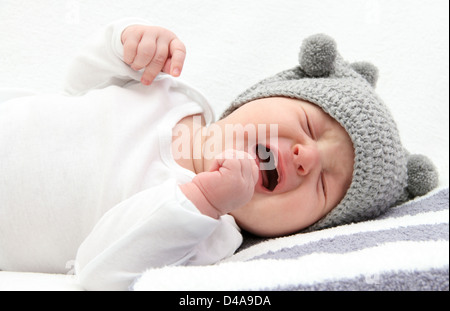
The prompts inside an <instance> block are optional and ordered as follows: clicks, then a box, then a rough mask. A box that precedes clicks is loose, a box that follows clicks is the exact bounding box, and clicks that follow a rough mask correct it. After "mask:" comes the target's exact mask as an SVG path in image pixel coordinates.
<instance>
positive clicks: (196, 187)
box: [180, 150, 259, 219]
mask: <svg viewBox="0 0 450 311" xmlns="http://www.w3.org/2000/svg"><path fill="white" fill-rule="evenodd" d="M258 177H259V170H258V166H257V165H256V162H255V159H253V158H252V157H251V156H250V155H249V154H247V153H245V152H242V151H241V152H238V151H235V150H229V151H225V152H224V153H222V154H221V156H220V157H219V158H217V159H216V160H215V162H214V164H213V166H212V168H211V170H210V172H203V173H200V174H198V175H197V176H196V177H194V179H193V180H192V182H190V183H186V184H184V185H181V186H180V188H181V191H182V192H183V193H184V195H185V196H186V197H187V198H188V199H189V200H190V201H191V202H192V203H193V204H194V205H195V206H196V207H197V209H198V210H199V211H200V212H201V213H202V214H204V215H207V216H210V217H213V218H216V219H217V218H219V217H220V216H222V215H225V214H228V213H229V212H231V211H233V210H235V209H237V208H240V207H242V206H244V205H245V204H246V203H248V202H249V201H250V200H251V198H252V197H253V192H254V188H255V184H256V182H257V181H258Z"/></svg>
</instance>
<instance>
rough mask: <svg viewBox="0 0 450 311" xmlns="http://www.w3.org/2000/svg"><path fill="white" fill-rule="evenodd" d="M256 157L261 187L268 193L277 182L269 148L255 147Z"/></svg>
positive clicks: (276, 173) (273, 159) (276, 171)
mask: <svg viewBox="0 0 450 311" xmlns="http://www.w3.org/2000/svg"><path fill="white" fill-rule="evenodd" d="M256 156H257V157H258V160H259V169H260V171H261V176H262V185H263V186H264V188H266V189H267V190H269V191H273V190H274V189H275V187H276V186H277V185H278V182H279V177H280V176H279V174H278V170H277V167H276V164H275V157H274V154H273V152H272V151H271V150H270V148H268V147H266V146H263V145H260V144H259V145H256Z"/></svg>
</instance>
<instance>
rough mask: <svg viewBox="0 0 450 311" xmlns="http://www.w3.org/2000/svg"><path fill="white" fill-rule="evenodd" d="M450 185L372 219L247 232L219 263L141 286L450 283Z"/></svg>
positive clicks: (170, 272)
mask: <svg viewBox="0 0 450 311" xmlns="http://www.w3.org/2000/svg"><path fill="white" fill-rule="evenodd" d="M448 203H449V190H448V188H445V189H439V190H436V191H434V192H433V193H431V194H429V195H427V196H425V197H422V198H419V199H416V200H414V201H410V202H408V203H406V204H403V205H401V206H398V207H395V208H392V209H390V210H389V211H388V212H387V213H386V214H384V215H383V216H381V217H379V218H377V219H375V220H371V221H366V222H361V223H356V224H350V225H345V226H340V227H336V228H331V229H326V230H322V231H317V232H311V233H306V234H296V235H292V236H288V237H283V238H277V239H257V238H250V237H248V238H246V239H245V241H244V244H243V246H242V247H241V248H240V249H239V250H238V252H237V253H236V254H235V255H233V256H232V257H230V258H228V259H226V260H224V261H222V262H220V263H218V264H216V265H212V266H196V267H192V266H191V267H164V268H160V269H153V270H148V271H146V272H145V273H144V274H143V275H142V276H141V277H140V278H139V279H138V280H136V282H135V284H134V290H449V210H448V205H449V204H448Z"/></svg>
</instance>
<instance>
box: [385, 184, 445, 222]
mask: <svg viewBox="0 0 450 311" xmlns="http://www.w3.org/2000/svg"><path fill="white" fill-rule="evenodd" d="M448 190H449V189H448V188H445V189H442V190H441V191H439V192H437V193H435V194H433V195H432V196H430V197H427V198H424V199H422V200H419V201H411V202H406V203H404V204H402V205H399V206H397V207H394V208H391V209H389V210H387V211H386V213H384V214H383V215H381V216H380V217H378V218H377V219H386V218H392V217H402V216H405V215H416V214H419V213H425V212H437V211H441V210H446V209H448V201H449V195H448Z"/></svg>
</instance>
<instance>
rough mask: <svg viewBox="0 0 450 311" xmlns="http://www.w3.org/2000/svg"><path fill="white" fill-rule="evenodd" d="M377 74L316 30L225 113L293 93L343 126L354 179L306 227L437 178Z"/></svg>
mask: <svg viewBox="0 0 450 311" xmlns="http://www.w3.org/2000/svg"><path fill="white" fill-rule="evenodd" d="M377 79H378V70H377V68H376V67H375V66H373V65H372V64H370V63H367V62H358V63H347V62H345V61H344V60H343V59H342V57H341V56H340V55H339V54H338V52H337V49H336V43H335V42H334V40H333V39H332V38H330V37H328V36H326V35H324V34H318V35H314V36H311V37H309V38H307V39H306V40H304V41H303V44H302V46H301V49H300V54H299V66H297V67H295V68H293V69H289V70H286V71H283V72H280V73H279V74H277V75H275V76H273V77H270V78H267V79H264V80H262V81H261V82H259V83H257V84H256V85H254V86H252V87H251V88H249V89H247V90H246V91H245V92H244V93H242V94H241V95H239V96H238V97H237V99H236V100H235V101H234V102H233V103H232V104H231V106H230V107H229V108H228V109H227V110H226V111H225V112H224V113H223V115H222V116H221V118H224V117H226V116H227V115H229V114H230V113H232V112H233V111H234V110H236V109H238V108H239V107H241V106H242V105H244V104H245V103H248V102H250V101H252V100H256V99H261V98H267V97H275V96H276V97H289V98H297V99H302V100H306V101H308V102H310V103H313V104H315V105H317V106H319V107H320V108H322V109H323V110H324V111H325V112H326V113H328V114H329V115H330V116H331V117H333V118H334V119H336V120H337V121H338V122H339V123H340V124H341V125H342V126H343V127H344V128H345V130H346V131H347V133H348V134H349V136H350V138H351V140H352V142H353V147H354V150H355V159H354V160H355V161H354V167H353V179H352V183H351V185H350V187H349V189H348V190H347V193H346V195H345V196H344V198H343V199H342V201H341V202H340V203H339V204H338V205H337V206H336V207H335V208H334V209H332V210H331V211H330V212H329V213H328V214H327V215H325V217H323V218H322V219H320V220H319V221H318V222H316V223H315V224H313V225H312V226H310V227H308V228H307V229H306V230H305V231H313V230H319V229H324V228H327V227H332V226H337V225H341V224H347V223H351V222H357V221H362V220H366V219H370V218H374V217H376V216H378V215H380V214H381V213H383V212H384V211H386V209H388V208H389V207H392V206H395V205H397V204H400V203H402V202H405V201H407V200H409V199H411V198H413V197H415V196H419V195H424V194H426V193H427V192H429V191H430V190H431V189H433V188H435V187H436V186H437V184H438V174H437V170H436V169H435V167H434V166H433V164H432V162H431V161H430V160H429V159H428V158H427V157H425V156H422V155H410V154H409V153H408V152H407V151H406V150H405V149H404V148H403V146H402V144H401V141H400V136H399V133H398V129H397V126H396V124H395V122H394V120H393V118H392V116H391V114H390V112H389V111H388V108H387V107H386V106H385V104H384V103H383V102H382V101H381V99H380V98H379V97H378V96H377V95H376V94H375V90H374V89H375V84H376V82H377Z"/></svg>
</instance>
